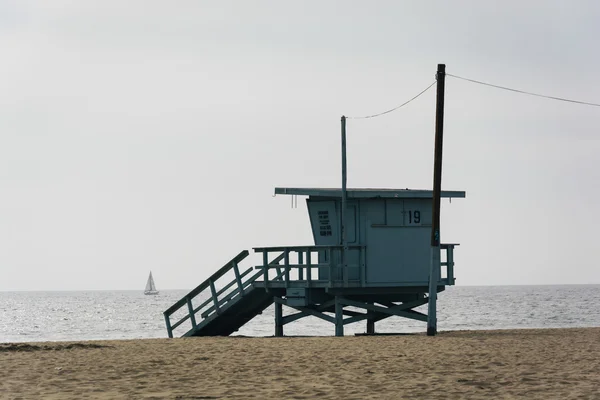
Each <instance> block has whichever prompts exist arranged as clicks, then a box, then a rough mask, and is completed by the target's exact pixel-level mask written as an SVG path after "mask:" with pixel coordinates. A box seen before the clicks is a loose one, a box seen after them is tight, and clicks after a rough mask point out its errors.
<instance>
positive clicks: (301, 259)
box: [254, 245, 365, 288]
mask: <svg viewBox="0 0 600 400" xmlns="http://www.w3.org/2000/svg"><path fill="white" fill-rule="evenodd" d="M364 250H365V246H360V245H350V246H347V248H346V249H344V247H343V246H339V245H336V246H283V247H256V248H254V251H255V252H256V253H262V258H263V263H262V264H261V265H258V266H256V267H255V268H256V269H260V270H262V271H263V280H264V286H265V288H268V287H269V286H271V284H272V283H273V282H274V280H272V279H270V275H269V272H270V271H271V270H276V271H277V273H276V275H275V277H276V279H275V280H276V281H278V282H283V283H284V284H285V287H289V286H290V282H293V281H303V282H305V283H306V286H307V287H310V285H311V283H315V282H320V283H328V285H329V286H330V287H348V286H350V285H352V286H357V285H364V283H365V277H364V275H363V271H364V265H365V251H364ZM273 253H276V254H278V256H277V258H282V259H283V263H282V264H280V265H273V263H272V262H269V257H270V256H271V254H273ZM344 258H345V260H344ZM315 270H316V271H315ZM315 272H316V274H315ZM280 277H281V278H280ZM277 286H280V285H277Z"/></svg>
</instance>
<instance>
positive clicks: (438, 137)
mask: <svg viewBox="0 0 600 400" xmlns="http://www.w3.org/2000/svg"><path fill="white" fill-rule="evenodd" d="M436 79H437V98H436V113H435V150H434V162H433V201H432V203H433V210H432V211H433V213H432V214H433V221H432V224H431V263H430V266H429V299H428V307H427V308H428V310H427V311H428V313H427V336H434V335H435V334H436V333H437V315H436V312H437V309H436V305H437V304H436V303H437V285H438V281H439V274H440V199H441V191H442V148H443V146H442V145H443V136H444V83H445V80H446V65H445V64H438V69H437V74H436Z"/></svg>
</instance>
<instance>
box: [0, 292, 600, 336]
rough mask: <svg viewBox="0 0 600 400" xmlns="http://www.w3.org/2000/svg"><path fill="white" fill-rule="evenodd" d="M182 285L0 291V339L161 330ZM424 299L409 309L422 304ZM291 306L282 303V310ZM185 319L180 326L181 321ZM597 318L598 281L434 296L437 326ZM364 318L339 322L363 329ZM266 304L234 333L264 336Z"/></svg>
mask: <svg viewBox="0 0 600 400" xmlns="http://www.w3.org/2000/svg"><path fill="white" fill-rule="evenodd" d="M186 293H187V291H184V290H164V291H161V292H160V294H159V295H157V296H146V295H144V294H143V292H141V291H89V292H0V342H3V343H5V342H34V341H63V340H93V339H138V338H164V337H167V331H166V328H165V322H164V317H163V314H162V312H163V311H164V310H166V309H167V308H169V306H171V305H172V304H173V303H174V302H176V301H177V300H179V299H180V298H182V297H183V296H184V295H185V294H186ZM426 307H427V306H426V305H425V306H421V307H419V308H418V309H417V310H419V311H423V312H426ZM293 312H294V310H291V309H288V308H287V307H284V315H286V314H289V313H293ZM186 324H189V321H186V323H184V325H182V327H181V328H182V329H181V330H178V331H176V334H177V333H180V334H183V333H184V332H185V330H187V329H189V327H188V326H187V325H186ZM599 326H600V285H564V286H453V287H448V288H447V289H446V290H445V291H444V292H442V293H440V294H439V296H438V329H439V330H440V331H448V330H466V329H475V330H477V329H519V328H565V327H599ZM425 330H426V323H424V322H420V321H414V320H408V319H404V318H399V317H390V318H387V319H385V320H383V321H380V322H377V324H376V331H377V332H381V333H410V332H424V331H425ZM365 331H366V323H365V321H362V322H357V323H354V324H349V325H346V326H345V327H344V333H345V334H346V335H354V334H355V333H364V332H365ZM273 333H274V309H273V307H272V306H271V307H269V308H267V309H266V310H265V311H264V312H263V313H262V314H261V315H258V316H256V317H255V318H254V319H253V320H251V321H250V322H249V323H247V324H246V325H245V326H243V327H242V328H241V329H240V330H239V332H237V333H236V334H237V335H245V336H272V335H273ZM284 333H285V335H290V336H292V335H298V336H331V335H333V334H334V326H333V324H330V323H328V322H325V321H323V320H320V319H318V318H315V317H307V318H303V319H300V320H297V321H295V322H292V323H290V324H288V325H285V326H284Z"/></svg>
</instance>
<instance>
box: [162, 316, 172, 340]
mask: <svg viewBox="0 0 600 400" xmlns="http://www.w3.org/2000/svg"><path fill="white" fill-rule="evenodd" d="M164 316H165V323H166V324H167V334H168V335H169V337H170V338H171V339H173V328H171V320H170V318H169V315H168V314H164Z"/></svg>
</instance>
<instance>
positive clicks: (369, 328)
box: [367, 303, 375, 335]
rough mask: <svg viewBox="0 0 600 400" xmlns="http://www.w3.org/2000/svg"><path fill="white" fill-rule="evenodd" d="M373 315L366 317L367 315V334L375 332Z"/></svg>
mask: <svg viewBox="0 0 600 400" xmlns="http://www.w3.org/2000/svg"><path fill="white" fill-rule="evenodd" d="M369 304H373V303H369ZM367 314H369V311H368V310H367ZM374 317H375V316H374V315H373V318H368V317H367V335H373V334H374V333H375V319H374Z"/></svg>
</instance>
